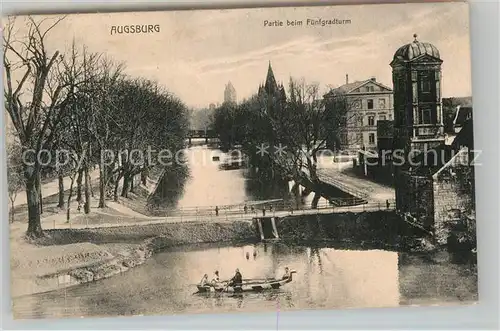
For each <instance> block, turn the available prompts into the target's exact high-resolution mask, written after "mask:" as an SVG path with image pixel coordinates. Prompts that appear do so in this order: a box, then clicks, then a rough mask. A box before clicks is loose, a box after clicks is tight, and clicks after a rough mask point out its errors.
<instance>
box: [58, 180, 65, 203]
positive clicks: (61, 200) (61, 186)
mask: <svg viewBox="0 0 500 331" xmlns="http://www.w3.org/2000/svg"><path fill="white" fill-rule="evenodd" d="M58 179H59V203H58V204H57V207H59V208H61V209H62V208H64V177H63V175H62V174H59V176H58Z"/></svg>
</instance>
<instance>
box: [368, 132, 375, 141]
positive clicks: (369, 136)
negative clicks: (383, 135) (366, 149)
mask: <svg viewBox="0 0 500 331" xmlns="http://www.w3.org/2000/svg"><path fill="white" fill-rule="evenodd" d="M368 142H369V143H370V144H374V143H375V133H370V134H369V135H368Z"/></svg>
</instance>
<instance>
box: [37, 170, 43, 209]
mask: <svg viewBox="0 0 500 331" xmlns="http://www.w3.org/2000/svg"><path fill="white" fill-rule="evenodd" d="M36 185H37V189H38V200H39V202H40V215H42V214H43V196H42V180H41V174H40V172H39V173H38V176H37V183H36Z"/></svg>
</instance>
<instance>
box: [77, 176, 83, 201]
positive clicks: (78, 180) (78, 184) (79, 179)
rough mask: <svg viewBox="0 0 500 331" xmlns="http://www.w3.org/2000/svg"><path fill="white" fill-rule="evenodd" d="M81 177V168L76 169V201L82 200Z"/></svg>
mask: <svg viewBox="0 0 500 331" xmlns="http://www.w3.org/2000/svg"><path fill="white" fill-rule="evenodd" d="M82 179H83V169H80V170H78V177H77V179H76V201H82Z"/></svg>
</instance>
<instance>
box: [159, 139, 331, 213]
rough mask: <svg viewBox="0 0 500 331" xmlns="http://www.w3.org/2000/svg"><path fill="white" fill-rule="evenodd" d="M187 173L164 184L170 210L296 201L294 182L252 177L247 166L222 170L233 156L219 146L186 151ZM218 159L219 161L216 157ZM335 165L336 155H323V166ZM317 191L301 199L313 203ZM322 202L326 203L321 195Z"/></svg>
mask: <svg viewBox="0 0 500 331" xmlns="http://www.w3.org/2000/svg"><path fill="white" fill-rule="evenodd" d="M183 155H184V156H185V162H186V165H187V169H188V171H187V175H186V176H181V175H179V174H175V173H174V174H169V175H167V176H168V178H167V176H166V178H165V180H164V181H163V182H161V183H160V185H163V186H164V188H165V189H164V190H163V193H162V194H163V196H162V198H163V200H164V201H165V202H166V204H167V205H168V209H170V210H181V209H188V208H196V207H197V208H207V207H212V208H215V206H219V207H220V206H234V205H244V204H248V205H252V204H259V203H261V202H262V203H264V202H266V201H271V200H282V201H292V199H293V202H294V203H296V201H295V198H294V197H292V195H291V194H290V189H291V186H292V184H293V183H291V182H290V183H273V182H270V181H268V180H258V179H257V178H255V177H250V176H249V175H248V172H247V171H246V170H245V169H231V170H222V169H221V168H220V166H221V164H222V163H223V162H224V161H225V160H227V159H229V158H230V157H231V155H230V153H224V152H222V151H221V150H219V149H215V148H209V147H207V146H206V145H201V146H193V147H190V148H188V149H186V150H184V153H183ZM215 159H216V160H215ZM326 166H335V164H334V163H333V161H332V158H331V157H330V158H328V157H325V158H320V159H319V167H326ZM313 196H314V194H310V195H308V196H306V197H304V198H302V199H301V201H299V203H300V205H302V206H309V205H310V203H311V201H312V199H313ZM319 203H320V204H326V203H327V202H326V200H325V199H323V198H321V200H320V202H319Z"/></svg>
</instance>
